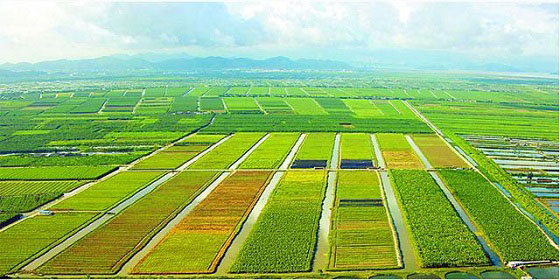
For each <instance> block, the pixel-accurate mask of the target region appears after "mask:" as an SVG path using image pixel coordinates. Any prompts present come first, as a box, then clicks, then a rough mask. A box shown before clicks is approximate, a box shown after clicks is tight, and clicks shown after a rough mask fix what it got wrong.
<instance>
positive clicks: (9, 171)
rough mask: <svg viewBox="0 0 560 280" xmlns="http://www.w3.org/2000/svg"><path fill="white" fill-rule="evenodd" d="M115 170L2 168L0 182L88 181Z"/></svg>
mask: <svg viewBox="0 0 560 280" xmlns="http://www.w3.org/2000/svg"><path fill="white" fill-rule="evenodd" d="M114 169H115V167H114V166H45V167H26V168H12V167H3V168H0V180H57V179H58V180H88V179H96V178H99V177H101V176H103V175H105V174H107V173H109V172H111V171H113V170H114Z"/></svg>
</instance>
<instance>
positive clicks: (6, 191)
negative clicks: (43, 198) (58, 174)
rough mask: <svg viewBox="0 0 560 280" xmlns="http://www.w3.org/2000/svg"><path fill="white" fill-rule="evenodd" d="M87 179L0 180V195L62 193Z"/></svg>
mask: <svg viewBox="0 0 560 280" xmlns="http://www.w3.org/2000/svg"><path fill="white" fill-rule="evenodd" d="M84 183H87V181H0V197H2V196H12V195H26V194H43V193H64V192H68V191H70V190H73V189H75V188H77V187H79V186H81V185H83V184H84Z"/></svg>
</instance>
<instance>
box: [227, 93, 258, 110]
mask: <svg viewBox="0 0 560 280" xmlns="http://www.w3.org/2000/svg"><path fill="white" fill-rule="evenodd" d="M224 102H225V103H226V109H227V111H228V112H230V113H240V114H250V113H252V114H255V113H256V114H258V113H261V109H260V107H259V105H258V104H257V102H256V101H255V99H254V98H253V97H224Z"/></svg>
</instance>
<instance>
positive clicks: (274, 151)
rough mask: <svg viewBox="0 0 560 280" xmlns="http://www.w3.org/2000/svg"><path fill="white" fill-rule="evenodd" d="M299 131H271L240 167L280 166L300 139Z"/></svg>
mask: <svg viewBox="0 0 560 280" xmlns="http://www.w3.org/2000/svg"><path fill="white" fill-rule="evenodd" d="M298 137H299V134H298V133H271V134H270V136H269V137H268V138H267V139H266V140H265V141H264V142H263V143H262V144H261V145H260V146H259V147H258V148H256V149H255V150H254V151H253V152H252V153H251V155H249V157H248V158H247V159H246V160H245V161H244V162H243V163H242V164H241V165H240V166H239V168H240V169H257V168H258V169H272V168H278V167H279V166H280V164H282V161H283V160H284V159H285V158H286V156H287V155H288V153H289V152H290V150H291V148H292V146H293V145H294V143H295V142H296V140H297V139H298Z"/></svg>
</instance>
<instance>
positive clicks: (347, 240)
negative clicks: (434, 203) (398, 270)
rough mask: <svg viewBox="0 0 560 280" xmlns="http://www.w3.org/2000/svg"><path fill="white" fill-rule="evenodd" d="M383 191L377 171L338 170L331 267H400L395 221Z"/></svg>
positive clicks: (332, 226) (332, 228) (331, 242)
mask: <svg viewBox="0 0 560 280" xmlns="http://www.w3.org/2000/svg"><path fill="white" fill-rule="evenodd" d="M381 192H382V191H381V187H380V184H379V179H378V177H377V173H375V172H371V171H341V172H338V174H337V184H336V200H335V207H334V210H333V221H332V224H331V238H330V244H331V246H330V248H331V249H330V250H331V251H330V262H329V268H330V269H374V268H388V267H397V266H398V261H397V253H396V247H395V240H394V237H393V231H392V229H391V222H390V219H389V217H388V214H387V209H386V208H385V201H384V199H383V196H382V195H381Z"/></svg>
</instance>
